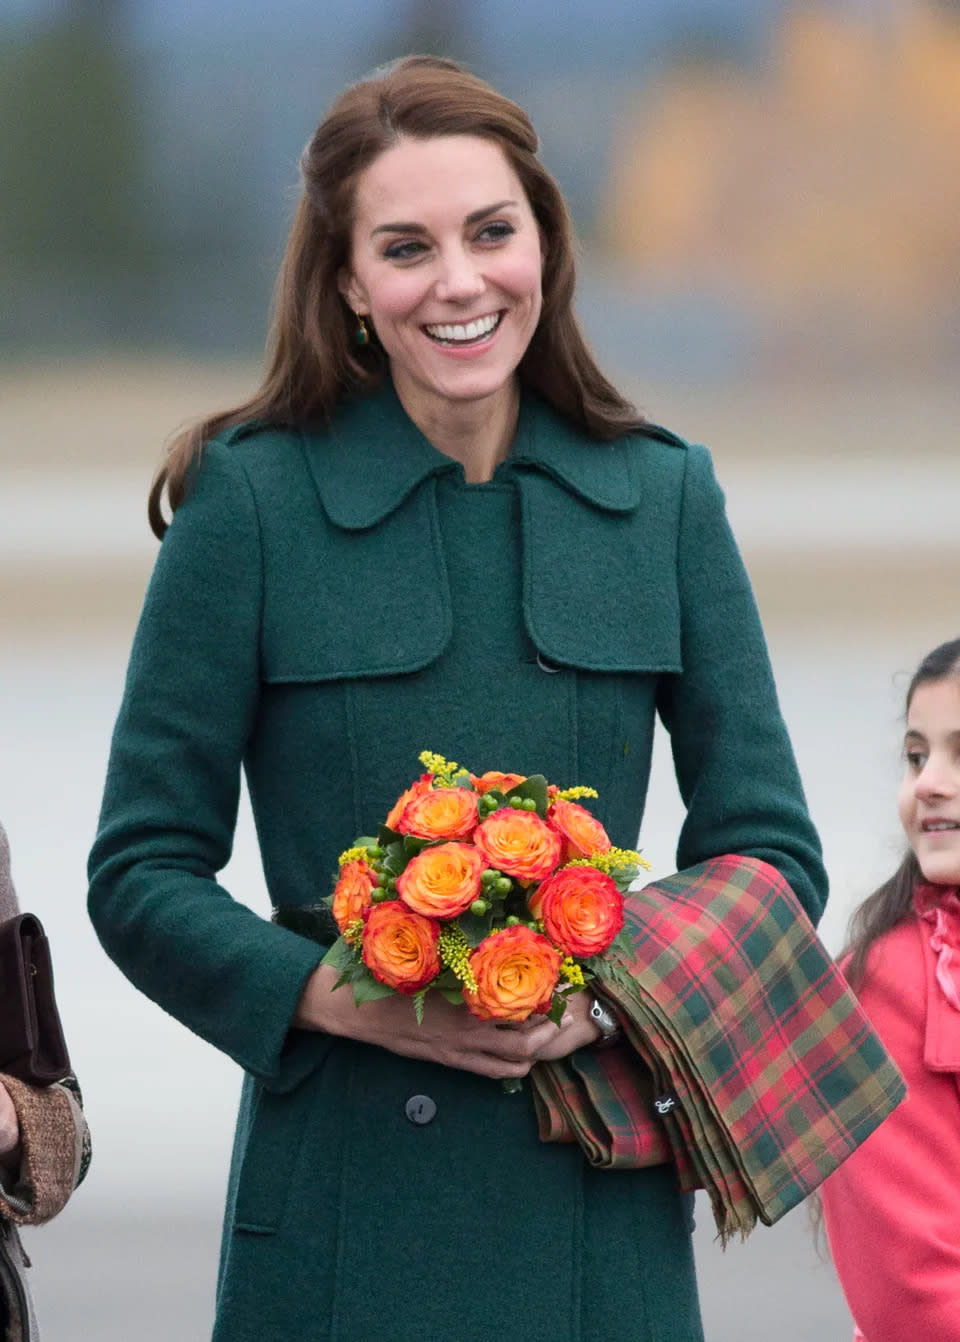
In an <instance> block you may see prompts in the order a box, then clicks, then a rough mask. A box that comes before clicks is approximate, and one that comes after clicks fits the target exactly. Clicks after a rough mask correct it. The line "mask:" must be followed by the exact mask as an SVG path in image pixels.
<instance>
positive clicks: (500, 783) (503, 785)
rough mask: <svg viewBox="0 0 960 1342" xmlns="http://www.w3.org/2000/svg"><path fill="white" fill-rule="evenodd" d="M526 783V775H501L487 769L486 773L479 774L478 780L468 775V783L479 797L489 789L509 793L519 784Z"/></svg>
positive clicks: (494, 770)
mask: <svg viewBox="0 0 960 1342" xmlns="http://www.w3.org/2000/svg"><path fill="white" fill-rule="evenodd" d="M526 781H527V775H526V774H502V773H498V772H497V770H496V769H488V770H487V772H486V773H485V774H481V775H480V777H479V778H476V777H475V776H474V775H473V774H471V775H470V782H471V783H472V784H473V786H474V787H475V788H476V789H477V791H478V792H479V793H481V795H482V794H483V793H484V792H489V791H490V789H491V788H496V789H497V791H498V792H504V793H506V792H509V791H510V789H511V788H515V787H516V786H517V785H518V784H519V783H525V782H526Z"/></svg>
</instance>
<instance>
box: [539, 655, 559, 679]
mask: <svg viewBox="0 0 960 1342" xmlns="http://www.w3.org/2000/svg"><path fill="white" fill-rule="evenodd" d="M537 666H539V668H540V670H541V671H546V673H547V675H548V676H556V675H558V674H559V672H560V667H559V666H554V664H553V662H551V661H550V660H549V659H548V658H546V657H544V655H543V653H542V652H538V653H537Z"/></svg>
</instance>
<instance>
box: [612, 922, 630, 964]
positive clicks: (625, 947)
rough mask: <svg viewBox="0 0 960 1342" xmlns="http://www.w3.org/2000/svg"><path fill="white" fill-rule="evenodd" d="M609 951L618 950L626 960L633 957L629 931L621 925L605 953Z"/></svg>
mask: <svg viewBox="0 0 960 1342" xmlns="http://www.w3.org/2000/svg"><path fill="white" fill-rule="evenodd" d="M610 951H619V952H620V954H621V955H623V956H626V958H627V959H628V960H632V959H633V942H632V941H631V940H630V933H629V932H628V931H627V929H626V928H625V927H621V929H620V931H619V932H618V933H617V935H616V936H615V937H614V939H613V941H611V943H610V945H609V946H608V947H607V950H606V952H605V954H609V953H610Z"/></svg>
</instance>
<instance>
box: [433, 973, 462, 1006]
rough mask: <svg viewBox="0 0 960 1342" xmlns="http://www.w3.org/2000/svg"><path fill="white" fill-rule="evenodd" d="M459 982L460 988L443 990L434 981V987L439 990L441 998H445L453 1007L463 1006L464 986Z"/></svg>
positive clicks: (445, 988) (444, 988)
mask: <svg viewBox="0 0 960 1342" xmlns="http://www.w3.org/2000/svg"><path fill="white" fill-rule="evenodd" d="M457 982H458V985H459V986H458V987H456V988H447V987H443V988H441V987H440V985H439V984H438V983H437V981H436V979H434V986H435V987H436V988H437V989H438V991H439V993H440V996H441V997H445V998H446V999H447V1001H448V1002H449V1003H450V1004H451V1005H452V1006H463V985H462V984H460V981H459V979H458V980H457Z"/></svg>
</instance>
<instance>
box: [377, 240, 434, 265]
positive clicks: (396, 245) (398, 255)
mask: <svg viewBox="0 0 960 1342" xmlns="http://www.w3.org/2000/svg"><path fill="white" fill-rule="evenodd" d="M424 250H425V249H424V245H423V243H422V242H416V241H413V240H411V241H409V242H392V243H391V244H390V246H389V247H388V248H387V249H386V251H385V252H384V253H383V254H384V256H385V257H386V259H387V260H388V261H412V260H413V258H414V257H416V256H419V255H420V253H421V252H422V251H424Z"/></svg>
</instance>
